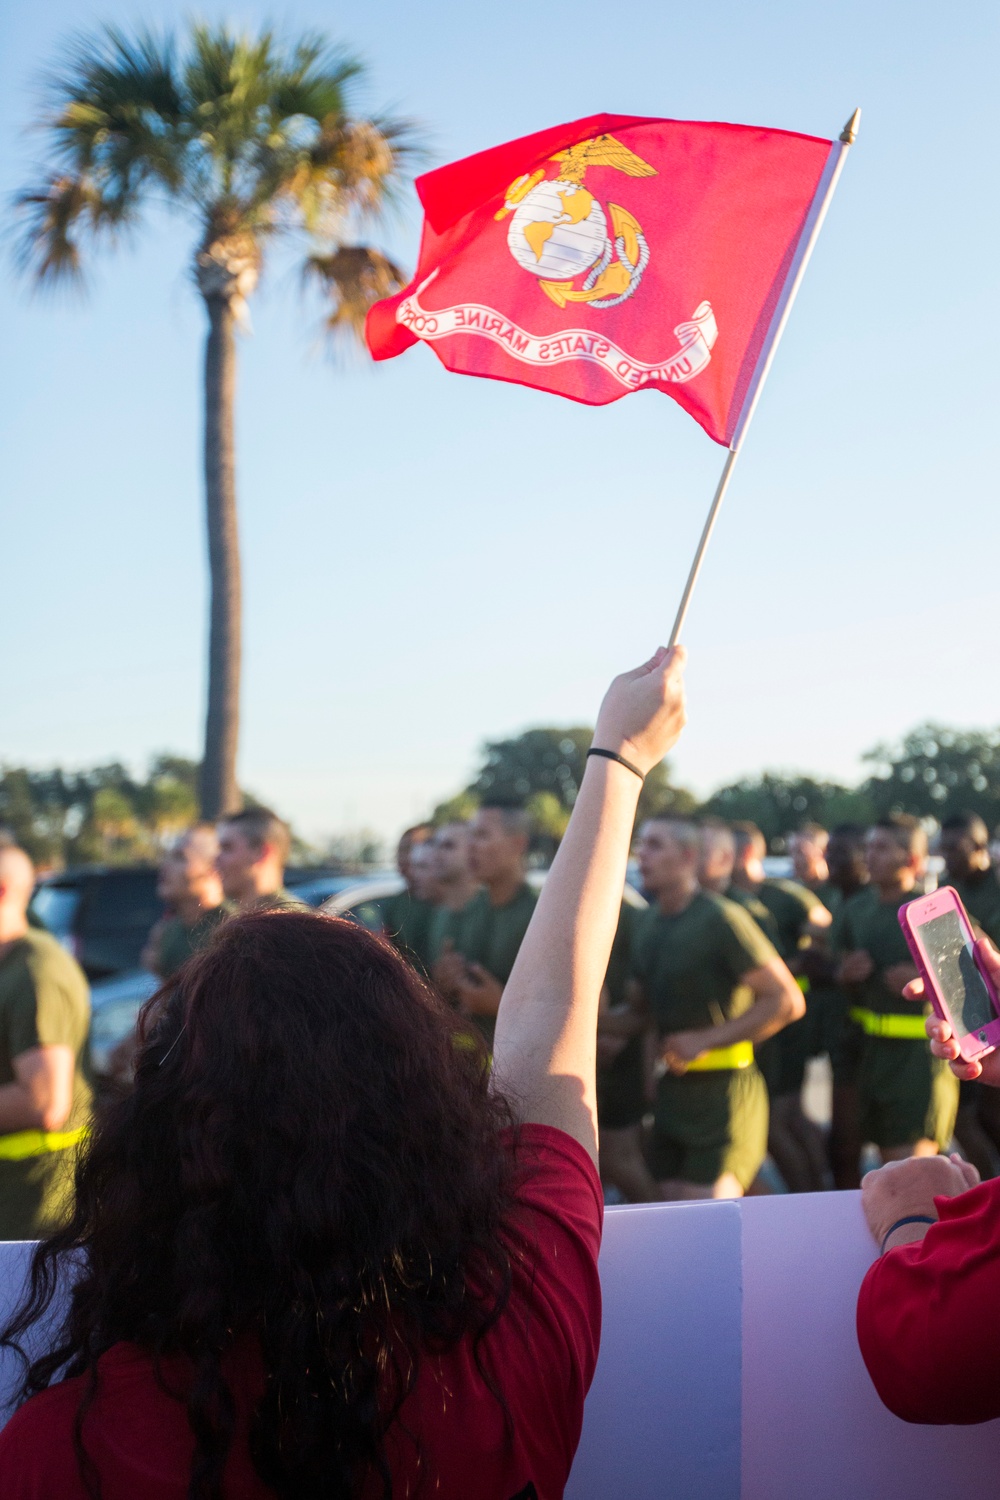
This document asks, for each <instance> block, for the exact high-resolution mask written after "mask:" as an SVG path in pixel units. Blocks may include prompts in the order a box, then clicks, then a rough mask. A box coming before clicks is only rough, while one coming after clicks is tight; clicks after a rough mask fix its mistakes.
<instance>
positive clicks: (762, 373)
mask: <svg viewBox="0 0 1000 1500" xmlns="http://www.w3.org/2000/svg"><path fill="white" fill-rule="evenodd" d="M860 120H861V111H860V109H856V110H855V111H854V113H853V115H852V116H851V118H850V119H849V120H848V122H847V124H846V125H845V126H844V128H843V130H842V131H841V132H840V138H839V140H838V141H837V143H836V145H837V147H838V148H839V149H838V150H837V151H836V154H834V152H833V151H831V153H830V159H829V161H828V162H827V166H826V168H825V170H824V174H823V178H824V179H825V181H824V180H823V179H821V180H820V185H819V187H818V189H817V191H816V196H815V198H814V199H813V202H812V207H811V208H810V210H809V216H808V219H807V221H806V225H805V229H804V231H803V234H802V238H801V240H800V241H799V247H798V250H797V252H796V260H795V262H793V265H792V267H791V269H790V274H789V276H788V278H787V280H786V282H785V288H784V291H783V292H782V296H781V299H780V300H779V302H778V306H777V307H776V308H775V312H774V317H773V318H772V320H771V327H770V329H769V331H768V336H767V339H766V341H765V344H764V347H763V348H762V349H761V352H760V356H759V358H758V360H757V368H756V370H755V371H754V375H753V379H752V380H751V382H750V386H749V389H748V390H747V393H746V396H745V397H744V400H743V407H742V409H741V411H740V415H739V418H738V420H737V423H736V430H735V432H734V433H733V439H732V442H731V443H730V445H729V452H728V454H727V455H726V462H725V467H724V468H723V470H722V475H721V477H720V479H719V483H718V486H717V487H716V491H715V494H714V496H713V497H712V504H711V505H710V507H709V511H708V516H707V518H706V521H705V527H704V530H703V531H702V533H701V540H700V541H699V543H698V550H697V551H696V553H695V555H694V561H693V563H692V564H691V571H690V573H689V574H688V580H687V583H686V584H685V585H684V593H683V594H682V596H681V602H680V607H679V608H678V610H677V618H676V620H675V621H674V628H673V630H672V631H671V632H670V640H669V642H668V645H670V646H676V644H677V642H678V640H679V639H680V633H681V631H682V630H683V628H684V620H685V618H686V616H687V612H688V606H689V604H690V603H691V595H692V594H693V593H694V586H695V584H696V583H697V582H698V574H699V573H700V572H701V565H702V563H703V562H704V560H705V553H706V551H707V550H708V544H709V542H710V541H711V538H712V532H713V531H714V530H715V523H716V521H717V520H718V518H719V511H720V510H721V508H722V501H723V497H724V495H725V493H726V490H727V489H728V488H729V481H730V479H731V478H732V475H733V470H734V469H735V467H736V460H737V458H738V456H739V451H740V447H741V446H742V443H743V439H744V438H745V437H746V434H747V428H748V427H749V426H750V422H751V419H752V417H753V414H754V412H755V411H756V410H757V402H758V401H759V400H760V393H761V391H762V390H763V389H764V382H765V380H766V379H767V377H768V373H769V372H770V369H771V365H772V363H773V362H774V356H775V354H776V353H777V349H778V345H779V344H780V342H781V335H782V334H783V333H784V331H785V325H786V323H787V322H788V316H789V313H790V312H791V310H792V304H793V303H794V301H795V298H796V296H797V295H798V290H799V287H800V286H801V285H802V278H803V276H804V275H805V272H806V266H807V265H808V264H809V257H810V256H811V255H812V253H813V247H814V246H815V244H816V241H817V239H818V238H819V232H820V230H821V228H822V227H823V220H824V219H825V218H826V211H827V209H828V208H829V206H830V199H831V198H832V197H833V193H834V189H835V188H836V186H837V181H838V179H839V177H840V174H841V172H842V171H843V167H844V162H845V161H846V160H847V153H848V151H850V149H851V147H852V146H853V145H854V142H855V141H856V140H857V138H858V125H859V123H860Z"/></svg>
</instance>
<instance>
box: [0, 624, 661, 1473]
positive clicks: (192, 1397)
mask: <svg viewBox="0 0 1000 1500" xmlns="http://www.w3.org/2000/svg"><path fill="white" fill-rule="evenodd" d="M682 670H683V653H682V652H680V651H678V652H675V653H672V654H671V655H667V654H666V653H664V652H662V651H660V652H657V654H656V656H654V657H653V659H652V660H651V661H650V662H648V663H646V665H645V666H643V667H640V668H639V669H638V670H637V671H635V672H631V673H627V674H625V675H624V676H622V677H619V678H616V680H615V682H614V683H613V684H612V685H611V688H610V689H609V691H608V693H607V695H606V697H605V700H604V703H603V705H602V707H601V712H600V716H599V719H598V724H597V731H596V735H595V740H594V746H595V748H596V749H597V750H598V751H599V752H600V753H599V754H597V755H595V756H593V757H592V758H591V759H589V760H588V762H587V770H586V774H585V775H584V777H583V782H582V785H581V788H580V793H579V797H578V799H577V802H576V806H575V807H574V810H573V816H572V819H571V821H570V825H569V829H568V831H567V833H566V836H565V838H564V840H563V843H562V847H561V848H560V850H559V853H558V855H557V857H556V860H555V863H554V865H553V867H552V871H551V873H550V875H549V877H548V880H547V881H546V884H545V887H544V889H543V891H542V895H541V898H540V900H539V903H538V907H537V910H536V913H535V915H534V918H533V920H532V923H531V926H530V928H529V929H528V933H527V936H526V937H525V940H524V943H523V945H522V948H521V952H520V955H519V957H518V960H517V963H516V965H515V968H514V971H513V973H512V974H511V977H510V979H509V981H508V983H507V986H506V988H505V990H504V994H503V999H502V1002H501V1006H500V1013H499V1015H498V1017H497V1027H496V1040H495V1048H494V1067H493V1069H492V1072H491V1071H490V1069H489V1067H488V1060H487V1058H486V1057H485V1054H483V1053H482V1052H478V1051H473V1050H470V1048H469V1046H468V1043H467V1037H466V1035H465V1034H464V1033H461V1034H460V1033H459V1031H458V1028H457V1026H456V1023H455V1019H454V1017H453V1016H452V1014H451V1013H450V1012H449V1011H448V1010H446V1009H445V1008H444V1007H443V1006H442V1005H441V1004H440V1003H439V1002H438V1001H437V1000H436V999H435V997H434V996H433V995H432V994H431V992H430V991H429V990H428V989H427V988H426V987H425V986H424V985H423V983H422V982H421V981H420V979H419V978H418V977H417V976H416V974H415V973H414V972H413V970H412V969H410V968H409V967H408V966H407V965H406V964H405V963H404V961H403V960H402V959H401V958H400V957H399V955H398V954H397V953H396V952H395V951H394V950H393V949H392V948H391V947H390V946H389V945H388V944H387V943H385V942H383V941H382V940H381V939H379V938H377V937H373V936H372V935H371V934H369V933H366V932H365V931H363V930H362V929H361V928H359V927H355V926H353V925H351V924H350V923H347V922H344V921H340V920H337V919H333V918H324V917H322V916H317V915H313V914H312V913H300V912H270V913H263V914H252V915H248V916H245V917H240V918H236V919H234V920H232V921H231V922H229V923H227V924H225V925H224V926H223V927H221V928H220V929H219V931H218V933H217V935H216V937H215V939H214V940H213V942H212V944H211V946H210V947H209V948H208V949H207V950H206V951H205V952H203V953H201V954H199V955H197V956H195V957H194V958H192V959H191V960H190V961H189V962H188V963H187V964H186V965H185V966H184V967H183V968H182V969H181V970H180V971H179V972H178V974H177V975H176V976H174V978H173V979H171V981H170V982H169V983H168V985H167V986H166V987H165V988H164V989H163V990H162V991H161V992H160V994H159V995H158V996H156V997H155V998H154V999H153V1001H151V1002H150V1004H149V1006H148V1007H147V1010H146V1012H145V1014H144V1016H143V1020H142V1027H141V1044H140V1050H139V1054H138V1059H137V1067H136V1083H135V1089H134V1092H133V1093H132V1094H131V1095H130V1096H129V1097H128V1098H127V1099H124V1100H121V1101H120V1102H118V1103H116V1104H114V1105H113V1106H112V1107H110V1109H109V1111H108V1112H107V1113H106V1114H105V1116H104V1117H103V1118H102V1119H101V1120H100V1121H99V1123H98V1125H97V1127H96V1128H95V1131H94V1134H93V1137H92V1139H91V1142H90V1145H89V1148H88V1149H87V1151H86V1152H85V1154H84V1155H83V1157H82V1159H81V1161H80V1164H79V1167H78V1170H77V1198H76V1208H75V1212H74V1215H73V1218H72V1221H71V1222H70V1223H69V1224H68V1225H67V1226H66V1227H65V1228H64V1229H62V1230H61V1231H60V1232H58V1233H57V1234H54V1235H53V1236H52V1237H51V1238H50V1239H48V1240H46V1241H44V1242H43V1243H41V1244H40V1245H39V1247H38V1248H37V1250H36V1252H35V1255H34V1259H33V1263H32V1276H31V1283H30V1289H29V1291H28V1293H27V1295H26V1298H25V1301H24V1303H23V1305H22V1306H21V1308H20V1309H19V1311H18V1312H17V1314H16V1315H15V1317H14V1319H13V1321H12V1322H11V1324H10V1325H9V1327H8V1328H7V1329H6V1330H5V1332H4V1335H3V1337H2V1339H0V1347H8V1348H11V1347H20V1346H21V1345H22V1344H24V1343H25V1342H26V1336H27V1335H29V1334H30V1335H31V1338H32V1342H33V1344H34V1358H33V1360H32V1361H31V1362H30V1363H28V1364H27V1368H26V1373H25V1376H24V1380H23V1386H22V1392H21V1395H22V1399H24V1398H30V1399H26V1400H25V1402H24V1404H23V1405H22V1406H21V1407H20V1409H19V1410H18V1411H17V1413H16V1414H15V1415H14V1417H13V1418H12V1420H11V1422H10V1423H9V1424H8V1426H7V1427H6V1429H5V1430H4V1431H3V1433H2V1434H0V1492H2V1494H3V1496H4V1500H28V1497H30V1500H87V1497H101V1500H182V1497H185V1496H187V1497H191V1500H258V1497H259V1500H265V1497H267V1496H274V1495H279V1496H284V1497H287V1500H314V1497H315V1500H334V1497H336V1500H340V1497H344V1500H347V1497H363V1500H378V1497H392V1500H404V1497H411V1496H413V1497H416V1496H419V1495H426V1496H428V1497H433V1500H473V1497H475V1500H514V1497H523V1500H529V1497H537V1500H551V1497H556V1496H559V1495H561V1494H562V1492H563V1487H564V1485H565V1482H566V1479H567V1476H568V1474H569V1470H570V1465H571V1463H572V1460H573V1454H574V1451H575V1449H576V1444H577V1441H578V1439H579V1434H580V1426H581V1422H582V1417H583V1402H584V1397H585V1395H586V1392H587V1388H588V1386H589V1384H590V1380H591V1378H592V1375H593V1372H594V1366H595V1363H596V1359H597V1349H598V1342H599V1333H600V1288H599V1284H598V1279H597V1252H598V1246H599V1243H600V1233H601V1192H600V1183H599V1181H598V1177H597V1173H596V1170H595V1159H596V1154H597V1133H596V1125H595V1088H594V1055H595V1033H596V1021H597V1008H598V998H599V994H600V990H601V984H602V981H603V978H604V972H605V969H606V967H607V962H608V955H609V953H610V950H611V942H612V939H613V937H614V933H615V926H616V922H617V919H618V910H619V902H620V897H621V889H622V883H623V880H624V875H625V862H626V858H627V855H628V846H629V839H630V835H631V831H632V825H633V820H634V816H635V809H636V799H637V797H638V793H639V790H640V787H641V781H642V775H643V774H644V773H645V772H646V771H648V770H649V769H650V768H651V767H652V766H653V765H655V764H656V763H657V761H659V760H660V758H661V757H662V756H663V755H664V754H665V753H666V752H667V750H668V749H669V748H670V746H671V745H672V744H673V743H674V741H675V740H676V739H677V736H678V735H679V733H680V730H681V728H682V726H683V722H684V706H683V688H682V682H681V676H682ZM636 773H637V774H636ZM60 1277H61V1278H65V1281H66V1282H68V1283H70V1284H71V1285H72V1294H71V1300H70V1306H69V1311H68V1313H67V1314H66V1316H65V1319H64V1320H63V1322H62V1324H61V1326H59V1327H57V1328H56V1330H55V1331H54V1332H53V1329H52V1327H51V1325H50V1324H48V1323H47V1322H46V1315H47V1314H49V1313H50V1311H51V1304H52V1299H53V1296H54V1293H55V1289H56V1283H57V1279H58V1278H60ZM40 1330H41V1337H42V1338H43V1339H44V1340H45V1341H46V1342H47V1348H46V1349H45V1352H43V1353H39V1352H38V1339H39V1336H40ZM26 1359H27V1356H26Z"/></svg>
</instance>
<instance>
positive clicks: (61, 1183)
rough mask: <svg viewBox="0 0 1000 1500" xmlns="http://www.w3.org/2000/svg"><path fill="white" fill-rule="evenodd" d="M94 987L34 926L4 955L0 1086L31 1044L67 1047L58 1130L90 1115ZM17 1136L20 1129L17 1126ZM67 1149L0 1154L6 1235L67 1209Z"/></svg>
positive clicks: (35, 1227)
mask: <svg viewBox="0 0 1000 1500" xmlns="http://www.w3.org/2000/svg"><path fill="white" fill-rule="evenodd" d="M89 1033H90V991H89V989H88V987H87V981H86V978H85V977H84V973H83V970H82V969H81V968H80V966H79V964H78V963H77V962H76V960H75V959H74V958H71V957H70V955H69V954H68V953H67V952H66V950H65V948H63V947H62V946H61V945H60V944H59V943H57V942H56V940H55V938H54V937H51V936H50V935H49V933H47V932H38V931H36V930H35V929H34V928H29V930H28V931H27V932H26V933H25V935H24V937H22V938H19V939H18V941H17V942H16V943H14V944H13V945H12V946H11V947H10V948H9V949H8V950H7V952H6V953H5V954H4V956H3V958H2V959H0V1087H3V1085H4V1084H8V1083H14V1082H15V1079H16V1075H15V1073H14V1067H13V1062H14V1058H16V1057H19V1056H20V1055H21V1054H22V1053H23V1052H29V1051H30V1050H31V1049H32V1048H33V1047H54V1046H64V1047H69V1048H70V1049H71V1051H72V1052H73V1055H74V1058H75V1069H74V1076H73V1103H72V1107H71V1109H70V1113H69V1117H68V1118H67V1120H66V1122H65V1124H63V1125H61V1126H60V1127H59V1130H60V1133H62V1132H69V1131H74V1130H79V1129H81V1128H82V1127H83V1126H85V1125H87V1124H88V1122H89V1120H90V1113H91V1103H92V1097H93V1096H92V1093H91V1088H90V1080H89V1076H88V1075H89V1056H88V1045H87V1043H88V1037H89ZM11 1133H12V1134H17V1133H18V1132H11ZM66 1158H67V1152H66V1151H55V1152H47V1153H45V1154H43V1155H39V1156H32V1157H27V1158H24V1159H23V1160H20V1161H10V1160H6V1159H4V1158H3V1157H2V1156H0V1239H34V1238H36V1237H37V1236H38V1235H39V1234H40V1233H43V1232H45V1231H46V1230H47V1229H48V1228H50V1227H52V1225H53V1224H54V1223H55V1222H57V1220H58V1219H59V1218H60V1217H61V1215H62V1212H63V1210H64V1207H65V1194H66V1189H67V1186H68V1183H67V1179H66V1166H65V1163H66Z"/></svg>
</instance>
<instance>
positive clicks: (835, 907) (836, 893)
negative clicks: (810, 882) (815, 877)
mask: <svg viewBox="0 0 1000 1500" xmlns="http://www.w3.org/2000/svg"><path fill="white" fill-rule="evenodd" d="M806 890H808V891H811V892H812V894H813V895H814V896H815V897H816V900H817V901H819V902H821V904H822V905H823V906H825V907H826V909H827V911H828V912H829V913H830V915H831V917H834V918H836V915H837V913H838V912H839V910H840V908H841V907H842V906H843V904H844V901H845V899H846V898H845V896H844V893H843V891H842V890H841V889H840V886H839V885H834V883H833V881H832V880H821V881H820V883H819V885H817V886H815V887H814V886H806Z"/></svg>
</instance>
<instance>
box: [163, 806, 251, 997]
mask: <svg viewBox="0 0 1000 1500" xmlns="http://www.w3.org/2000/svg"><path fill="white" fill-rule="evenodd" d="M218 855H219V839H218V835H217V834H216V831H215V829H214V827H213V826H212V824H211V823H198V824H196V825H195V827H194V828H189V829H188V831H187V833H186V834H184V836H183V837H182V838H180V839H178V841H177V843H176V844H174V846H173V848H172V849H168V850H167V852H166V854H165V855H164V858H163V864H162V865H161V867H160V876H159V879H158V881H157V883H156V893H157V895H158V896H159V897H160V900H161V901H163V902H164V903H165V905H166V906H167V909H168V911H169V913H170V915H169V916H167V917H165V918H164V919H163V921H162V922H158V923H157V924H156V926H155V927H154V928H153V930H152V932H151V933H150V935H149V942H148V943H147V945H146V948H145V950H144V951H143V955H142V961H143V963H144V964H145V965H146V968H147V969H150V970H152V972H153V973H154V974H157V975H159V977H160V978H161V979H169V978H170V976H171V975H172V974H176V973H177V970H178V969H179V968H180V967H181V965H182V964H183V963H184V962H185V961H186V960H187V959H189V958H190V957H191V955H192V953H196V952H197V951H198V949H199V948H202V947H204V945H205V943H207V942H208V939H209V938H210V937H211V935H212V933H213V932H214V931H215V929H216V927H218V925H219V923H220V922H221V921H222V920H223V919H224V917H225V916H226V915H227V913H228V912H229V911H231V910H232V908H231V907H227V906H226V905H225V903H224V902H223V899H222V881H221V880H220V878H219V872H218V869H217V868H216V860H217V859H218Z"/></svg>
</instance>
